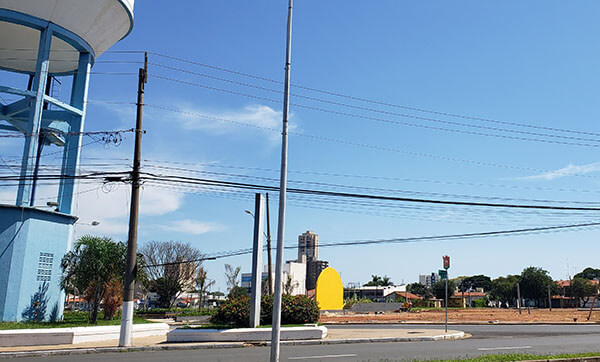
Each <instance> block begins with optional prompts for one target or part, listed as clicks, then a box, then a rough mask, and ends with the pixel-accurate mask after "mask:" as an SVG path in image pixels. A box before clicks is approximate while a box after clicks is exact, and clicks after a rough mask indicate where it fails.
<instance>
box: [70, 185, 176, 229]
mask: <svg viewBox="0 0 600 362" xmlns="http://www.w3.org/2000/svg"><path fill="white" fill-rule="evenodd" d="M93 188H94V186H90V185H86V186H83V185H82V186H80V191H85V190H87V189H91V190H93ZM183 199H184V195H183V194H181V193H178V192H175V191H171V190H164V189H158V188H151V189H150V188H142V190H141V192H140V215H141V216H145V215H147V216H156V215H166V214H169V213H171V212H174V211H176V210H178V209H179V208H180V207H181V205H182V204H183ZM129 202H130V192H129V188H127V187H123V186H120V187H118V188H116V189H114V190H112V191H110V192H108V193H105V192H103V191H102V190H100V189H99V190H96V191H91V192H85V193H82V194H80V195H78V199H77V207H76V211H75V214H76V215H77V216H79V219H80V220H81V224H80V225H78V228H77V234H79V235H80V234H82V233H86V232H93V233H100V234H108V235H114V236H119V237H124V236H126V235H127V229H128V220H129ZM92 221H98V222H99V223H100V224H99V225H98V226H90V225H89V224H90V223H91V222H92ZM79 235H76V236H79Z"/></svg>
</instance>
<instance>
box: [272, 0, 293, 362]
mask: <svg viewBox="0 0 600 362" xmlns="http://www.w3.org/2000/svg"><path fill="white" fill-rule="evenodd" d="M285 54H286V55H285V83H284V92H283V131H282V132H281V175H280V176H279V177H280V178H279V182H280V184H279V220H278V222H277V256H276V260H275V294H274V297H273V324H272V325H273V328H272V332H271V362H278V361H279V338H280V334H281V330H280V328H281V281H282V279H283V275H282V269H283V241H284V234H285V233H284V229H285V197H286V191H287V190H286V189H287V155H288V142H287V141H288V114H289V104H290V66H291V59H292V0H289V5H288V21H287V45H286V50H285Z"/></svg>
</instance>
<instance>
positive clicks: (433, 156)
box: [144, 103, 597, 178]
mask: <svg viewBox="0 0 600 362" xmlns="http://www.w3.org/2000/svg"><path fill="white" fill-rule="evenodd" d="M144 106H145V107H150V108H155V109H160V110H163V111H167V112H174V113H180V114H185V115H191V116H195V117H199V118H205V119H210V120H215V121H219V122H225V123H231V124H237V125H241V126H245V127H251V128H257V129H263V130H267V131H270V132H277V133H279V132H281V130H279V129H276V128H271V127H265V126H259V125H255V124H251V123H245V122H239V121H234V120H230V119H226V118H220V117H214V116H209V115H206V114H201V113H196V112H190V111H184V110H180V109H176V108H171V107H164V106H159V105H153V104H147V103H146V104H144ZM288 133H289V134H290V135H292V136H296V137H304V138H310V139H316V140H320V141H327V142H334V143H339V144H343V145H348V146H355V147H362V148H369V149H374V150H380V151H387V152H395V153H402V154H406V155H411V156H419V157H427V158H433V159H438V160H443V161H452V162H461V163H467V164H473V165H477V166H489V167H498V168H506V169H514V170H522V171H529V172H543V173H546V172H550V171H548V170H541V169H536V168H531V167H522V166H514V165H506V164H500V163H493V162H484V161H475V160H469V159H462V158H456V157H449V156H439V155H433V154H429V153H424V152H415V151H407V150H401V149H397V148H392V147H385V146H378V145H372V144H367V143H360V142H354V141H347V140H341V139H336V138H331V137H324V136H318V135H312V134H308V133H299V132H293V131H290V132H288ZM568 176H578V177H586V178H597V177H595V176H591V175H584V174H575V173H574V174H569V175H568Z"/></svg>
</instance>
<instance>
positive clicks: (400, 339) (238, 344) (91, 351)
mask: <svg viewBox="0 0 600 362" xmlns="http://www.w3.org/2000/svg"><path fill="white" fill-rule="evenodd" d="M464 337H465V333H464V332H458V333H452V334H446V335H443V334H442V335H437V336H426V337H382V338H346V339H323V340H294V341H281V342H280V345H282V346H309V345H321V344H349V343H384V342H424V341H441V340H454V339H461V338H464ZM270 345H271V342H259V343H246V342H232V343H211V344H195V345H194V344H189V345H185V344H181V345H176V346H169V345H161V346H147V347H96V348H72V349H59V350H45V351H22V352H0V359H8V358H19V357H49V356H67V355H82V354H96V353H115V352H151V351H169V350H196V349H220V348H244V347H254V346H270Z"/></svg>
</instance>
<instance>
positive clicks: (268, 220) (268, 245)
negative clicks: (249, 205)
mask: <svg viewBox="0 0 600 362" xmlns="http://www.w3.org/2000/svg"><path fill="white" fill-rule="evenodd" d="M267 256H268V258H269V260H268V262H267V265H268V267H267V269H268V271H269V295H273V263H272V262H271V217H270V216H269V193H268V192H267Z"/></svg>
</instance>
